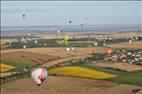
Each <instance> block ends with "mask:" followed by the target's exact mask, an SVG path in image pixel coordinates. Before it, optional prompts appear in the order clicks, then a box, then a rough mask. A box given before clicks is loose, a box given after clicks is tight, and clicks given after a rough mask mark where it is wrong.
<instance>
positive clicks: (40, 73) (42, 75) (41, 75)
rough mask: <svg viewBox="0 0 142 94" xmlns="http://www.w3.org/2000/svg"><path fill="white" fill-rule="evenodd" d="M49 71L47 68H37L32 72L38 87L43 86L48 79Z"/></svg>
mask: <svg viewBox="0 0 142 94" xmlns="http://www.w3.org/2000/svg"><path fill="white" fill-rule="evenodd" d="M47 75H48V71H47V69H46V68H37V69H35V70H33V71H32V73H31V77H32V79H33V81H34V82H35V83H36V84H37V85H39V86H40V85H41V84H42V83H43V82H44V80H45V79H46V78H47Z"/></svg>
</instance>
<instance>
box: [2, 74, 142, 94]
mask: <svg viewBox="0 0 142 94" xmlns="http://www.w3.org/2000/svg"><path fill="white" fill-rule="evenodd" d="M141 88H142V87H139V86H132V85H125V84H116V83H112V82H109V81H102V80H92V79H85V78H76V77H60V76H48V78H47V80H46V81H45V82H44V83H43V84H42V86H40V87H38V86H36V85H35V83H34V82H33V81H32V79H31V78H27V79H22V80H17V81H15V82H11V83H9V84H6V85H5V86H3V87H2V88H1V93H2V94H133V93H132V90H135V89H141Z"/></svg>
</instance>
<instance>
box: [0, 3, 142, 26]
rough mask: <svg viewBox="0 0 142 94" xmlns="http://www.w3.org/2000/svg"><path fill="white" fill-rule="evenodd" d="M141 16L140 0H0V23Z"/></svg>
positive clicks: (126, 21)
mask: <svg viewBox="0 0 142 94" xmlns="http://www.w3.org/2000/svg"><path fill="white" fill-rule="evenodd" d="M23 14H25V18H23V16H22V15H23ZM141 16H142V1H1V26H25V25H26V26H37V25H38V26H39V25H40V26H42V25H44V26H46V25H80V24H86V25H141V24H142V19H141ZM85 17H87V19H85ZM70 20H71V21H72V23H69V21H70Z"/></svg>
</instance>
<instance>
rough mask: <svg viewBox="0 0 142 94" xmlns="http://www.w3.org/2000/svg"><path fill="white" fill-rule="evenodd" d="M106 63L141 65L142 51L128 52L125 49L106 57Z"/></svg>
mask: <svg viewBox="0 0 142 94" xmlns="http://www.w3.org/2000/svg"><path fill="white" fill-rule="evenodd" d="M105 60H106V61H112V62H121V63H129V64H136V65H142V50H138V51H129V50H125V49H121V50H117V51H116V52H114V53H113V54H112V56H109V57H106V58H105Z"/></svg>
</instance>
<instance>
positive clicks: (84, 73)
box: [49, 66, 116, 79]
mask: <svg viewBox="0 0 142 94" xmlns="http://www.w3.org/2000/svg"><path fill="white" fill-rule="evenodd" d="M49 74H56V75H69V76H78V77H86V78H93V79H108V78H112V77H116V75H113V74H109V73H106V72H101V71H96V70H91V69H88V68H82V67H77V66H69V67H59V68H55V69H50V70H49Z"/></svg>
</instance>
